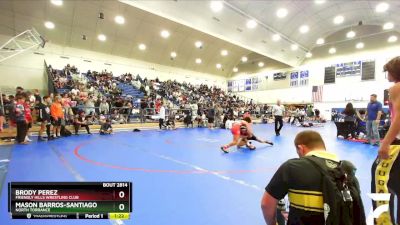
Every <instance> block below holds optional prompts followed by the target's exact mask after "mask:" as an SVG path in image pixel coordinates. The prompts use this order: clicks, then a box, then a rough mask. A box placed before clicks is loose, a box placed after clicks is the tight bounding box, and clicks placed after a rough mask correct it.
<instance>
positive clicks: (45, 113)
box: [36, 102, 50, 121]
mask: <svg viewBox="0 0 400 225" xmlns="http://www.w3.org/2000/svg"><path fill="white" fill-rule="evenodd" d="M36 108H37V109H38V110H39V119H41V120H43V121H45V120H46V121H50V108H49V106H48V105H45V104H43V103H42V102H41V103H39V104H38V105H37V106H36Z"/></svg>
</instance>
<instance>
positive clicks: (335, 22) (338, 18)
mask: <svg viewBox="0 0 400 225" xmlns="http://www.w3.org/2000/svg"><path fill="white" fill-rule="evenodd" d="M343 21H344V17H343V16H341V15H339V16H336V17H335V18H334V19H333V23H334V24H341V23H343Z"/></svg>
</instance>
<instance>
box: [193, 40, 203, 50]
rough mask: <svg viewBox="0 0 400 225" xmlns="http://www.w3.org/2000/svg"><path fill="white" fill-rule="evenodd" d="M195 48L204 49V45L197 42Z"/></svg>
mask: <svg viewBox="0 0 400 225" xmlns="http://www.w3.org/2000/svg"><path fill="white" fill-rule="evenodd" d="M194 46H196V48H202V47H203V43H202V42H201V41H196V42H195V43H194Z"/></svg>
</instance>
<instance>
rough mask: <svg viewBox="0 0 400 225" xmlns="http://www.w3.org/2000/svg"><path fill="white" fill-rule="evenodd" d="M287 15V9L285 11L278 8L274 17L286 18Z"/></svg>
mask: <svg viewBox="0 0 400 225" xmlns="http://www.w3.org/2000/svg"><path fill="white" fill-rule="evenodd" d="M287 14H288V11H287V9H285V8H280V9H278V10H277V11H276V16H277V17H278V18H284V17H286V16H287Z"/></svg>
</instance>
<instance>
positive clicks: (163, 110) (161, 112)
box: [160, 106, 165, 119]
mask: <svg viewBox="0 0 400 225" xmlns="http://www.w3.org/2000/svg"><path fill="white" fill-rule="evenodd" d="M160 119H165V108H164V106H161V108H160Z"/></svg>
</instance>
